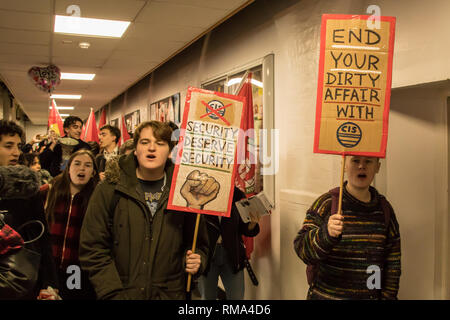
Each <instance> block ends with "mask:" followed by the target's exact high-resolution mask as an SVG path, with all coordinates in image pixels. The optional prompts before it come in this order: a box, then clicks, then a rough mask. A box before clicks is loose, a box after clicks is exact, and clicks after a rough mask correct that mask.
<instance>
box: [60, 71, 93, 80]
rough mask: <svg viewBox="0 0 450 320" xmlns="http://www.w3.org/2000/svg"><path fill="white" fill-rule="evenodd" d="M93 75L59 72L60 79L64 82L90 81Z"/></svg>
mask: <svg viewBox="0 0 450 320" xmlns="http://www.w3.org/2000/svg"><path fill="white" fill-rule="evenodd" d="M94 77H95V74H94V73H67V72H61V79H66V80H92V79H94Z"/></svg>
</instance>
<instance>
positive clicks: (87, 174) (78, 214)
mask: <svg viewBox="0 0 450 320" xmlns="http://www.w3.org/2000/svg"><path fill="white" fill-rule="evenodd" d="M98 180H99V179H98V172H97V169H96V166H95V160H94V156H93V154H92V153H91V152H90V151H89V150H84V149H82V150H78V151H77V152H75V153H73V154H72V155H71V156H70V158H69V162H68V164H67V166H66V168H65V169H64V171H63V172H62V173H61V174H60V175H58V176H57V177H55V178H54V179H53V181H52V184H51V185H44V186H42V187H41V195H42V197H43V199H45V213H46V218H47V221H48V224H49V228H50V239H51V243H52V249H53V257H54V258H55V262H56V264H57V268H58V276H59V281H60V284H61V291H60V296H61V297H62V298H63V299H65V300H71V299H95V292H94V290H93V288H92V285H91V284H90V282H89V278H88V275H87V273H85V272H81V273H80V276H81V279H80V281H79V286H78V287H77V286H76V279H74V280H73V281H74V283H73V286H70V282H71V281H70V278H71V276H72V273H71V272H70V270H73V269H69V267H70V268H73V266H76V268H79V266H80V262H79V258H78V248H79V242H80V230H81V225H82V223H83V218H84V216H85V213H86V209H87V206H88V203H89V199H90V197H91V195H92V193H93V191H94V189H95V186H96V185H97V182H98ZM78 270H79V269H78ZM73 272H74V271H73Z"/></svg>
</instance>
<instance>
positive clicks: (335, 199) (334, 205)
mask: <svg viewBox="0 0 450 320" xmlns="http://www.w3.org/2000/svg"><path fill="white" fill-rule="evenodd" d="M339 189H340V188H339V187H336V188H334V189H331V190H330V191H329V193H330V194H331V214H332V215H333V214H336V213H337V211H338V208H339Z"/></svg>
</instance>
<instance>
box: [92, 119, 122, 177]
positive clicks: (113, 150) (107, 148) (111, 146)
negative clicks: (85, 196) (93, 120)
mask: <svg viewBox="0 0 450 320" xmlns="http://www.w3.org/2000/svg"><path fill="white" fill-rule="evenodd" d="M98 137H99V140H100V148H101V152H100V154H99V155H98V156H97V157H96V158H95V163H96V164H97V167H98V170H99V172H100V179H101V180H103V179H104V178H105V174H104V171H105V164H106V161H107V160H109V159H110V158H111V157H113V156H116V155H118V154H119V147H118V146H117V143H118V142H119V139H120V129H119V128H117V127H114V126H111V125H109V124H107V125H105V126H103V127H101V128H100V134H99V135H98Z"/></svg>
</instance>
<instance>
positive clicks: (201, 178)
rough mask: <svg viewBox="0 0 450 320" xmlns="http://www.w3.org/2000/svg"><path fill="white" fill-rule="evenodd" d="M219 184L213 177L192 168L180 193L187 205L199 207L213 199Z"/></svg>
mask: <svg viewBox="0 0 450 320" xmlns="http://www.w3.org/2000/svg"><path fill="white" fill-rule="evenodd" d="M219 189H220V185H219V183H218V182H217V181H216V179H214V178H213V177H210V176H208V175H207V174H206V173H200V171H198V170H194V171H192V172H191V173H189V175H188V177H187V179H186V181H185V183H184V184H183V186H182V187H181V190H180V193H181V195H182V196H183V198H184V199H185V200H186V202H187V206H188V207H192V208H195V209H201V208H202V207H203V206H204V205H205V204H207V203H208V202H210V201H212V200H214V199H215V198H216V197H217V194H218V193H219Z"/></svg>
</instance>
